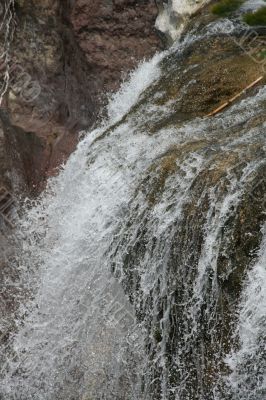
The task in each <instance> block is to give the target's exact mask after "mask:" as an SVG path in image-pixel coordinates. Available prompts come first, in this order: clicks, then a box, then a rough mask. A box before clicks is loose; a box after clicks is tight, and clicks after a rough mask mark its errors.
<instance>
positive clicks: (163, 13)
mask: <svg viewBox="0 0 266 400" xmlns="http://www.w3.org/2000/svg"><path fill="white" fill-rule="evenodd" d="M209 1H210V0H157V4H158V8H159V15H158V17H157V19H156V25H155V26H156V28H157V29H158V31H160V32H161V33H162V34H163V35H164V39H165V42H166V43H169V44H172V43H173V42H174V41H175V40H176V39H177V38H178V36H180V34H181V33H182V31H183V29H184V28H185V26H186V23H187V21H188V19H189V17H190V15H192V14H193V13H194V12H196V11H197V10H198V9H199V8H201V7H202V5H204V4H205V3H208V2H209Z"/></svg>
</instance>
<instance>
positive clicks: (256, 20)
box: [243, 6, 266, 26]
mask: <svg viewBox="0 0 266 400" xmlns="http://www.w3.org/2000/svg"><path fill="white" fill-rule="evenodd" d="M243 19H244V21H245V22H246V23H247V24H248V25H251V26H254V25H263V26H266V6H264V7H261V8H259V9H258V10H257V11H255V12H249V13H247V14H245V15H244V17H243Z"/></svg>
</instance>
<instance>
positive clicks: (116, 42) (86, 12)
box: [70, 0, 160, 90]
mask: <svg viewBox="0 0 266 400" xmlns="http://www.w3.org/2000/svg"><path fill="white" fill-rule="evenodd" d="M156 15H157V7H156V5H155V2H154V1H153V0H98V1H93V0H77V1H76V2H75V3H74V6H73V9H72V12H71V16H70V20H71V22H72V25H73V27H74V32H75V35H76V38H77V41H78V42H79V44H80V47H81V48H82V50H83V51H84V53H85V54H86V58H87V61H88V64H89V65H90V66H91V68H92V71H93V74H94V75H95V78H96V82H97V86H98V87H100V88H101V89H103V90H114V89H117V87H118V83H119V80H120V78H121V73H122V75H123V73H125V72H127V71H129V70H130V69H132V68H134V66H135V65H136V63H137V62H138V60H140V59H143V58H144V57H150V56H151V55H152V54H154V53H155V51H156V50H157V49H158V48H159V46H160V42H159V38H158V37H157V36H156V34H155V29H154V23H155V18H156Z"/></svg>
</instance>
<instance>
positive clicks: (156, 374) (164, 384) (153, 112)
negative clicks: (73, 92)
mask: <svg viewBox="0 0 266 400" xmlns="http://www.w3.org/2000/svg"><path fill="white" fill-rule="evenodd" d="M219 26H220V25H219ZM212 29H213V24H212ZM214 31H215V30H210V31H209V32H208V33H206V34H205V35H207V36H206V37H205V38H207V40H208V37H209V36H208V35H214V34H215V33H213V32H214ZM201 39H202V38H201ZM197 40H199V37H197V36H189V37H187V38H186V39H185V40H184V41H183V42H182V43H181V42H179V43H177V44H175V45H174V47H172V48H171V49H170V50H169V51H166V52H163V53H161V54H158V55H156V56H155V57H154V58H153V59H152V60H150V61H147V62H143V63H141V64H140V66H139V67H138V68H137V69H136V70H135V71H134V72H133V73H132V74H131V76H130V79H129V81H128V82H125V83H124V84H123V85H122V87H121V88H120V90H119V92H118V93H117V94H115V95H113V96H111V97H110V101H109V104H108V107H107V111H108V118H106V119H105V120H103V121H102V122H101V123H99V127H98V128H96V129H95V130H93V131H92V132H88V133H87V134H85V137H84V138H83V139H82V140H81V142H80V143H79V146H78V148H77V150H76V151H75V152H74V153H73V154H72V155H71V157H70V159H69V160H68V162H67V164H66V165H65V166H64V167H62V170H61V172H60V174H59V175H58V176H57V177H54V178H51V179H50V181H49V184H48V187H47V189H46V191H45V192H44V193H43V194H42V195H41V196H40V198H38V199H37V200H35V201H34V202H32V203H31V202H26V204H25V207H24V210H23V212H24V216H22V217H21V219H20V220H19V221H18V222H17V225H18V227H17V232H16V237H17V241H18V249H17V254H16V257H15V258H13V259H12V263H13V267H14V268H16V270H17V272H18V275H19V277H18V278H17V281H16V282H15V285H16V286H17V285H19V286H20V287H21V292H22V293H23V295H22V296H21V300H20V307H19V308H18V310H17V311H16V315H15V316H16V327H15V328H14V329H13V332H12V333H10V334H9V337H8V340H6V341H4V344H3V345H2V354H3V357H2V365H1V370H0V376H1V382H0V395H1V399H3V400H29V399H32V400H63V399H64V400H72V399H73V400H74V399H75V400H81V399H82V400H92V399H93V400H97V399H99V400H100V399H106V400H109V399H110V400H111V399H112V400H114V399H115V400H119V399H121V400H122V399H123V400H125V399H128V400H140V399H143V400H144V399H145V400H149V399H150V400H157V399H162V400H168V399H170V400H171V399H175V400H192V399H200V400H209V399H210V400H222V399H228V400H229V399H230V400H240V399H241V400H251V399H252V400H253V399H254V400H255V399H256V400H262V399H263V393H264V391H265V382H263V380H262V379H263V372H265V365H263V362H265V354H264V355H263V351H264V350H263V345H264V344H265V343H263V335H264V332H265V315H264V314H265V313H264V310H265V308H263V307H265V284H266V282H265V239H263V231H262V230H261V228H262V224H263V221H264V220H263V215H264V214H263V212H264V210H265V209H264V208H263V207H264V203H263V198H262V196H261V190H262V189H263V188H264V186H263V185H264V181H263V179H262V178H263V177H264V176H265V168H266V158H265V150H266V149H265V122H264V120H263V116H264V105H265V101H266V89H265V87H263V88H261V89H260V90H259V91H257V92H255V93H253V94H251V95H250V96H247V97H246V98H244V99H243V100H242V101H240V102H239V103H237V104H235V105H233V106H231V107H230V108H228V109H227V110H226V111H225V112H224V113H223V114H221V115H217V116H215V117H213V118H207V117H202V118H201V117H195V118H191V119H185V117H184V115H183V114H182V115H181V117H180V119H174V117H173V116H175V115H176V111H175V106H176V105H178V104H180V103H182V101H183V100H184V99H185V97H186V95H187V92H186V90H187V87H185V88H183V90H181V91H180V92H178V94H177V95H176V97H173V98H171V99H168V100H167V101H166V102H163V101H162V99H163V97H164V91H165V89H164V86H163V84H164V83H165V82H166V81H168V80H169V81H170V78H171V74H173V73H174V71H176V69H177V70H178V71H179V69H178V68H179V67H180V63H181V61H180V60H182V56H183V53H184V52H185V51H186V50H187V48H188V47H189V46H190V45H191V44H193V43H196V42H197ZM178 73H179V72H178ZM184 73H186V72H184ZM258 193H259V194H258ZM261 211H263V212H261ZM253 212H254V213H255V212H257V214H256V215H258V216H259V218H255V217H254V218H253V214H252V213H253ZM251 219H252V222H250V221H251ZM250 225H252V226H250ZM258 248H260V250H258ZM252 252H253V253H252ZM251 253H252V254H251ZM242 287H244V289H243V290H242ZM255 297H256V299H255ZM256 368H257V370H256Z"/></svg>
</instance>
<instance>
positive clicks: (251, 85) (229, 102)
mask: <svg viewBox="0 0 266 400" xmlns="http://www.w3.org/2000/svg"><path fill="white" fill-rule="evenodd" d="M262 79H263V75H262V76H260V77H259V78H258V79H256V80H255V81H254V82H252V83H251V84H250V85H248V86H247V87H245V89H243V90H241V92H239V93H238V94H236V95H235V96H234V97H232V98H231V99H229V100H228V101H227V102H226V103H223V104H222V105H221V106H219V107H218V108H216V109H215V110H214V111H212V112H211V113H209V114H207V117H212V116H214V115H216V114H217V113H218V112H220V111H222V110H223V109H224V108H226V107H227V106H229V105H230V104H231V103H233V102H234V101H235V100H236V99H238V98H239V97H240V96H241V95H242V94H244V93H245V92H246V91H247V90H248V89H251V88H252V87H253V86H255V85H256V84H257V83H258V82H260V81H261V80H262Z"/></svg>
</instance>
